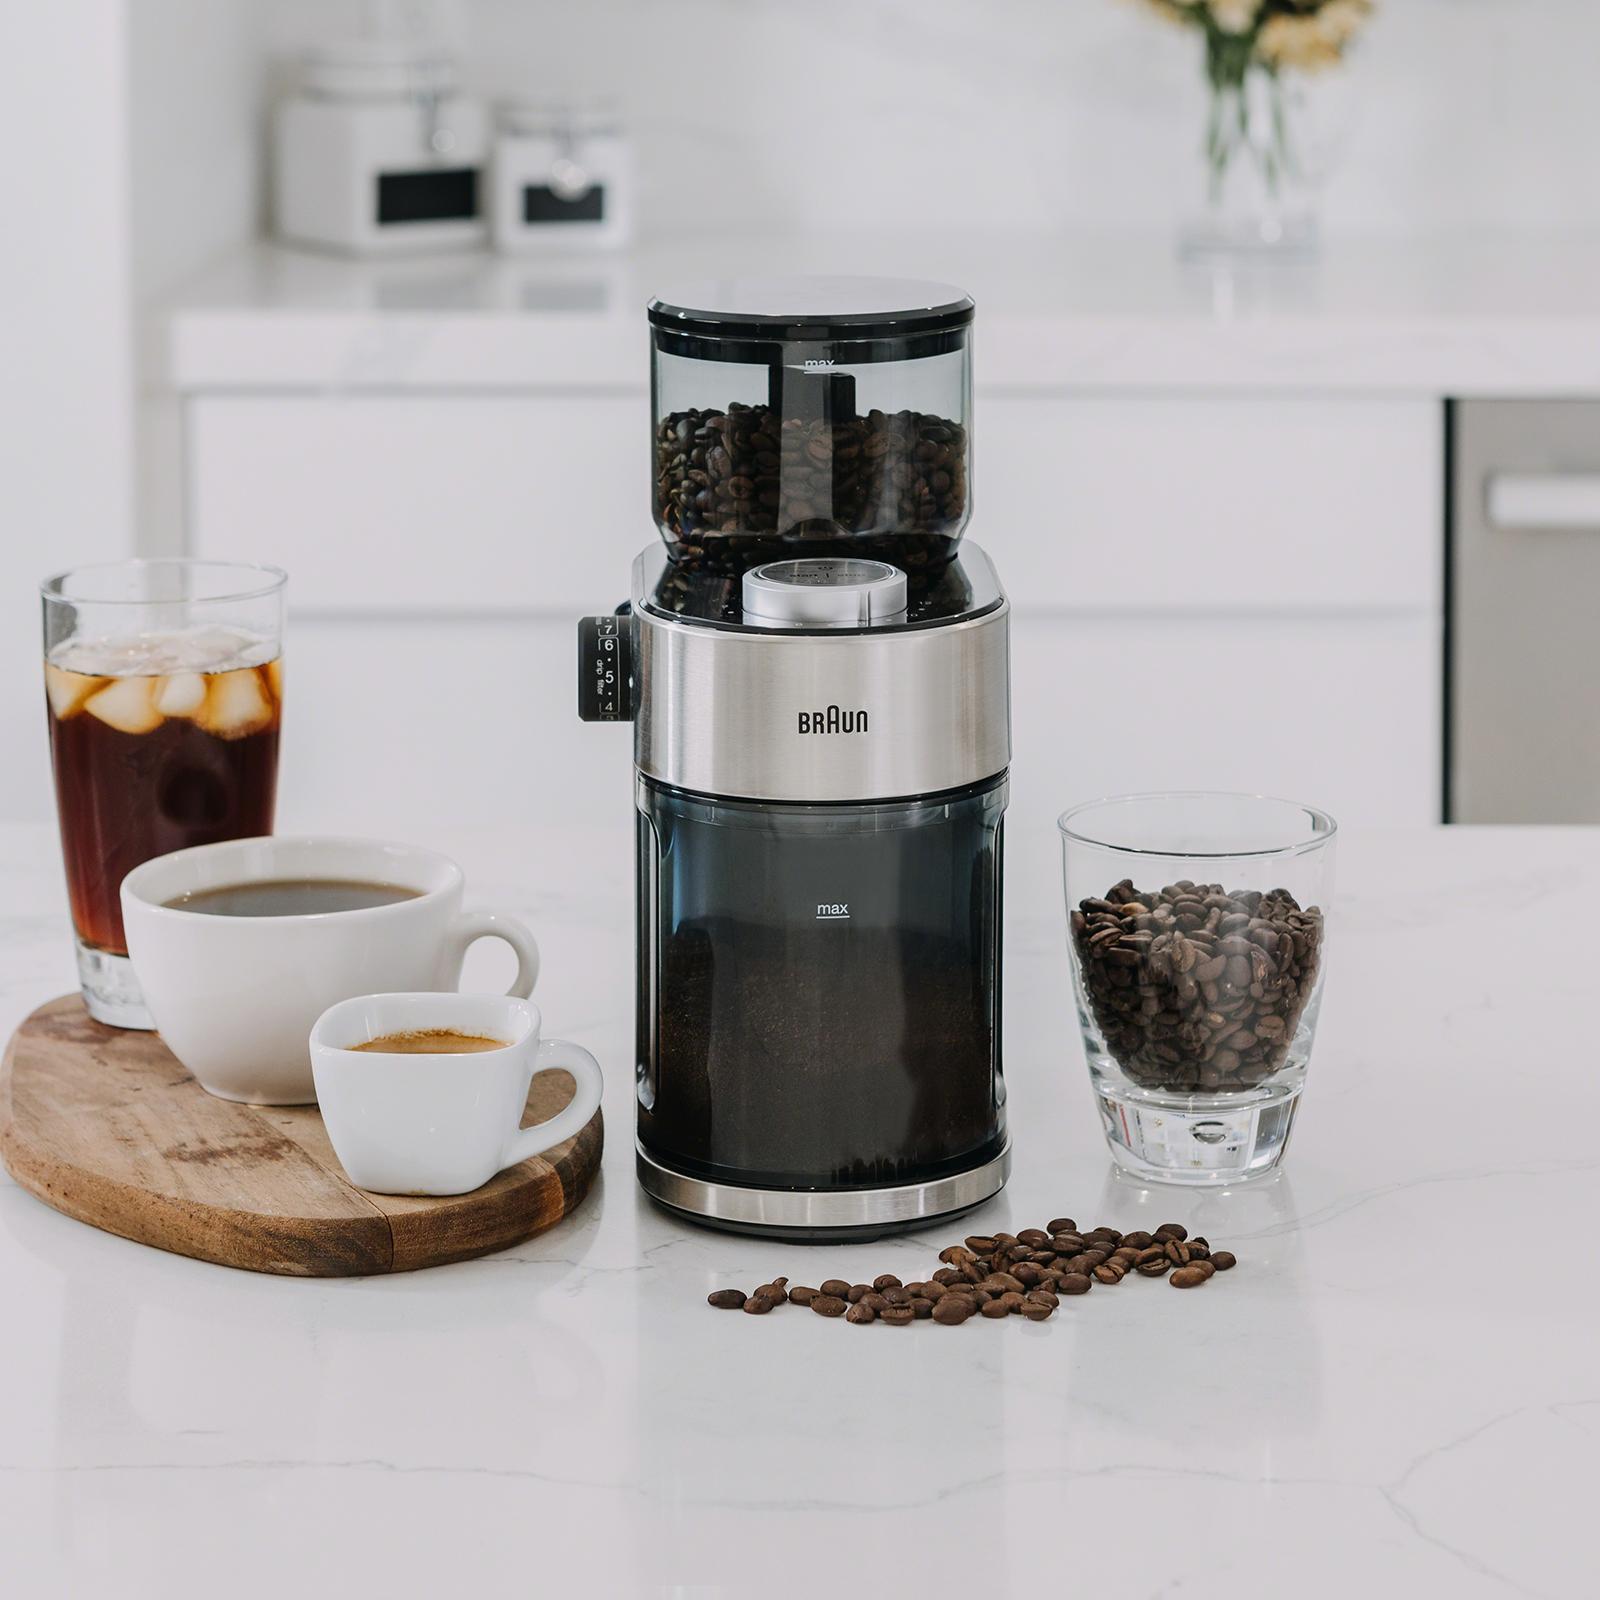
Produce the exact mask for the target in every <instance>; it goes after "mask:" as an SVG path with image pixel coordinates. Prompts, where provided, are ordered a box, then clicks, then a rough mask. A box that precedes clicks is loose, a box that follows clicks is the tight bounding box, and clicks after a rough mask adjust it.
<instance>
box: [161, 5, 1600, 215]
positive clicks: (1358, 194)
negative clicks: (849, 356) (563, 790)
mask: <svg viewBox="0 0 1600 1600" xmlns="http://www.w3.org/2000/svg"><path fill="white" fill-rule="evenodd" d="M142 3H144V0H134V4H135V6H138V5H140V4H142ZM1378 4H1379V12H1378V16H1377V18H1376V20H1375V22H1374V24H1373V27H1372V29H1371V31H1370V33H1369V34H1368V37H1367V41H1366V46H1367V47H1366V48H1365V49H1364V50H1363V52H1362V53H1361V57H1360V58H1359V59H1358V61H1357V63H1356V64H1355V66H1354V67H1353V68H1352V70H1351V72H1350V74H1349V78H1348V82H1347V83H1346V84H1345V85H1344V87H1343V89H1340V90H1336V91H1335V92H1334V94H1333V96H1332V98H1334V99H1335V101H1336V102H1337V103H1336V104H1335V105H1334V106H1333V107H1332V108H1331V109H1332V111H1333V114H1334V119H1335V120H1336V121H1339V122H1341V123H1348V135H1347V140H1346V148H1345V150H1344V152H1343V156H1342V159H1341V160H1340V162H1339V164H1338V166H1337V168H1336V172H1335V176H1334V178H1333V180H1332V182H1331V184H1330V186H1329V189H1328V194H1327V217H1328V220H1329V222H1330V223H1331V224H1333V225H1334V226H1344V227H1350V228H1363V229H1406V228H1411V227H1418V226H1454V227H1461V226H1479V225H1492V224H1498V223H1509V224H1517V225H1523V226H1596V225H1600V163H1596V162H1595V161H1594V160H1593V151H1594V149H1595V147H1596V144H1597V142H1600V96H1596V95H1595V94H1594V92H1593V76H1594V63H1595V62H1596V60H1600V6H1596V5H1594V4H1593V0H1378ZM373 9H374V7H373V5H372V4H371V0H365V3H363V0H278V3H277V4H275V5H274V6H273V7H272V8H271V10H270V14H269V16H268V18H267V29H268V41H269V44H270V45H271V47H272V48H273V49H275V50H277V51H292V50H294V49H296V48H298V47H299V46H300V45H302V44H303V43H304V42H305V41H306V40H307V39H308V38H313V37H316V36H319V35H324V34H327V33H329V32H340V31H348V30H350V29H351V28H353V27H354V26H356V24H357V22H358V21H359V19H360V18H361V17H362V16H363V15H366V14H369V13H370V12H372V11H373ZM388 9H389V10H390V11H391V12H393V13H399V14H404V15H407V16H423V17H426V16H428V15H433V16H436V17H437V18H438V19H439V21H440V24H441V26H442V28H443V30H444V31H445V32H446V33H447V34H449V35H451V36H452V37H454V39H455V40H456V41H457V43H458V44H459V46H460V48H461V49H462V51H463V53H464V55H465V56H466V58H467V61H468V63H469V68H470V71H471V74H472V76H473V78H474V80H475V81H476V82H477V83H478V84H479V85H480V86H482V87H484V88H486V89H487V90H489V91H491V92H494V93H508V92H542V93H561V92H564V91H580V92H590V93H593V92H603V93H609V94H613V95H615V96H616V97H617V98H618V100H619V102H620V103H621V104H622V106H623V107H624V108H625V109H626V112H627V115H628V117H629V120H630V122H631V125H632V127H633V130H634V132H635V134H636V135H637V138H638V142H639V150H640V165H641V176H642V180H643V182H642V191H643V198H642V208H641V209H642V215H643V219H644V222H645V224H646V226H648V227H651V228H656V229H667V228H671V229H674V230H677V229H681V228H684V227H686V226H696V225H705V226H708V227H723V228H725V227H728V226H730V225H757V226H759V225H770V224H774V223H782V224H784V225H796V226H805V227H812V226H840V225H848V224H852V223H871V224H873V225H874V226H879V227H883V226H891V227H892V226H896V225H900V224H907V225H918V226H926V225H927V224H929V223H930V222H932V221H934V220H937V219H938V218H940V217H948V218H949V219H950V222H951V226H952V227H954V228H972V227H996V228H1044V229H1056V228H1060V227H1063V226H1072V225H1119V226H1145V225H1148V226H1152V227H1160V228H1167V227H1170V226H1171V224H1172V219H1173V216H1174V214H1175V212H1176V211H1177V210H1179V209H1181V208H1182V207H1184V206H1185V205H1187V204H1189V203H1190V202H1191V201H1192V200H1193V199H1194V197H1195V194H1196V188H1197V182H1198V167H1199V156H1198V149H1199V139H1200V133H1201V127H1202V116H1203V98H1202V92H1201V73H1200V61H1199V46H1198V43H1197V40H1196V39H1195V37H1194V36H1193V35H1192V34H1189V33H1187V32H1185V31H1180V30H1178V29H1176V28H1173V27H1171V26H1168V25H1166V24H1163V23H1162V22H1161V20H1160V19H1159V18H1158V17H1156V16H1154V15H1153V14H1152V13H1149V12H1148V11H1147V10H1146V9H1145V8H1144V6H1143V5H1142V4H1141V3H1139V0H982V3H981V4H974V3H973V0H808V3H807V4H805V5H796V4H795V3H794V0H584V3H581V4H579V3H574V0H434V4H432V5H429V4H427V3H426V0H413V3H411V4H397V5H395V6H392V7H390V8H388Z"/></svg>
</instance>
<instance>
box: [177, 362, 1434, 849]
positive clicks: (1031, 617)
mask: <svg viewBox="0 0 1600 1600" xmlns="http://www.w3.org/2000/svg"><path fill="white" fill-rule="evenodd" d="M977 417H978V425H977V431H976V450H977V463H976V483H977V494H978V498H977V505H976V511H975V515H974V518H973V523H972V529H971V534H972V537H973V538H974V539H976V540H978V541H979V542H981V543H982V544H983V545H984V547H985V548H986V549H987V550H988V551H989V552H990V554H991V555H992V556H993V557H994V559H995V562H996V565H997V567H998V569H999V571H1000V574H1001V578H1002V581H1003V582H1004V583H1005V585H1006V587H1007V590H1008V592H1009V593H1010V595H1011V598H1012V601H1013V604H1014V607H1015V610H1016V629H1015V636H1014V662H1013V678H1014V703H1015V718H1014V734H1015V750H1016V759H1015V767H1014V776H1013V802H1012V804H1013V811H1012V815H1013V819H1014V825H1015V826H1026V827H1028V828H1030V829H1032V828H1044V829H1047V828H1048V827H1049V825H1050V821H1051V819H1052V818H1053V816H1054V815H1055V813H1056V812H1057V811H1059V810H1060V809H1061V808H1062V807H1064V806H1066V805H1068V804H1069V803H1071V802H1073V801H1075V800H1079V799H1084V798H1087V797H1090V796H1093V795H1096V794H1104V793H1111V792H1117V791H1126V790H1131V789H1150V788H1172V787H1201V788H1206V787H1215V788H1241V789H1255V790H1262V791H1266V792H1269V793H1277V794H1284V795H1288V796H1291V797H1294V798H1299V799H1304V800H1307V801H1311V802H1313V803H1316V804H1320V805H1325V806H1326V807H1328V808H1329V809H1330V810H1331V811H1333V812H1334V814H1335V815H1336V816H1339V817H1341V818H1342V819H1345V820H1348V821H1352V822H1360V823H1364V824H1385V825H1387V824H1411V823H1425V822H1429V821H1434V820H1437V817H1438V815H1439V795H1440V778H1439V756H1440V746H1441V739H1440V732H1439V729H1440V707H1439V681H1440V671H1441V652H1440V641H1439V633H1440V620H1439V619H1440V615H1441V604H1440V582H1439V565H1440V552H1441V549H1442V537H1443V529H1442V520H1443V519H1442V494H1443V477H1442V464H1441V429H1442V415H1441V410H1440V408H1439V407H1438V406H1437V405H1436V404H1433V403H1431V402H1427V401H1423V400H1408V399H1379V398H1364V397H1359V396H1357V397H1348V396H1347V397H1337V398H1334V397H1302V398H1287V397H1282V396H1273V397H1267V396H1254V397H1252V396H1230V397H1226V398H1223V397H1218V396H1213V395H1202V394H1193V395H1182V396H1172V395H1163V396H1154V395H1152V396H1130V395H1106V396H1102V395H1067V394H1061V395H1049V394H1044V395H1040V394H1036V393H1035V394H1029V395H1027V396H1025V397H1024V396H1020V395H1009V394H1005V393H1000V394H989V395H985V394H982V393H980V395H979V400H978V405H977ZM186 439H187V466H186V478H187V484H188V506H189V516H190V525H189V542H190V545H191V547H192V548H193V549H194V550H195V551H196V552H198V553H203V554H207V555H217V556H234V557H254V558H257V559H265V560H270V561H275V562H277V563H279V564H281V565H283V566H284V567H286V568H287V569H288V571H289V573H290V594H291V620H290V635H289V645H288V656H287V660H288V663H289V675H288V706H287V712H286V724H285V750H284V776H283V784H284V788H283V793H284V808H283V825H284V826H286V827H291V826H293V827H308V828H310V827H324V826H329V827H331V826H337V827H342V828H343V827H347V828H352V829H357V830H360V831H365V832H370V831H383V832H398V833H401V834H403V835H405V836H407V837H412V838H418V839H423V840H425V839H427V838H428V837H429V836H430V834H431V833H432V832H433V831H436V829H437V827H438V826H439V824H440V823H441V822H443V821H446V820H448V821H453V822H456V823H462V824H465V823H471V824H474V825H477V824H485V825H492V824H496V823H508V822H509V823H519V822H523V821H526V822H527V823H528V824H529V825H530V826H532V825H536V824H538V823H539V822H540V821H543V820H552V821H554V820H571V819H575V818H580V817H586V816H590V815H592V814H594V810H595V808H596V807H599V808H602V809H603V808H605V807H607V806H611V807H614V808H616V809H617V812H618V815H619V817H621V818H622V819H623V821H624V822H625V820H626V811H627V805H628V776H627V768H628V761H627V747H628V743H629V741H628V737H627V733H626V730H624V729H620V728H604V727H597V728H589V727H584V726H583V725H582V724H580V723H579V722H578V721H577V717H576V710H575V694H576V687H575V685H576V645H575V639H574V629H575V623H576V619H577V617H578V616H579V615H580V614H583V613H587V612H594V611H601V610H607V609H609V608H610V607H611V606H612V605H613V604H614V603H615V602H616V601H617V600H619V599H621V598H623V597H624V595H625V594H626V592H627V582H628V571H629V565H630V562H631V560H632V558H633V556H634V555H635V554H636V552H637V551H638V550H639V549H640V548H641V547H642V546H643V545H645V544H647V543H648V542H649V541H650V540H651V539H652V538H654V536H655V535H654V529H653V526H652V523H651V520H650V509H649V499H648V496H649V482H648V458H647V456H646V450H647V441H648V417H647V407H646V403H645V400H644V398H643V396H642V394H641V395H629V394H618V393H615V392H604V391H597V392H592V393H582V392H575V393H560V394H556V393H544V392H527V393H514V392H512V393H499V394H494V395H474V394H460V393H447V392H439V393H430V392H422V393H417V392H411V393H408V394H404V395H401V394H385V393H373V392H370V391H368V392H363V393H361V394H339V393H333V394H318V393H303V392H269V393H262V394H255V395H240V394H224V393H209V392H202V393H198V394H195V395H192V396H191V397H190V399H189V400H188V402H187V426H186Z"/></svg>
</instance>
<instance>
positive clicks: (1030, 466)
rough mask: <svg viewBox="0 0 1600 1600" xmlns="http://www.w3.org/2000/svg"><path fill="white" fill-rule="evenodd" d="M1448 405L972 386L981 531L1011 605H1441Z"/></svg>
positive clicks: (1255, 608) (1139, 609) (1258, 608)
mask: <svg viewBox="0 0 1600 1600" xmlns="http://www.w3.org/2000/svg"><path fill="white" fill-rule="evenodd" d="M1443 426H1444V414H1443V408H1442V407H1441V406H1439V405H1438V404H1437V403H1436V402H1433V401H1429V400H1423V399H1399V400H1395V399H1378V398H1359V397H1358V398H1349V397H1342V398H1327V397H1295V396H1282V395H1274V396H1245V397H1239V396H1219V395H1208V394H1189V395H1181V396H1153V395H1152V396H1139V397H1129V396H1124V395H1113V396H1107V395H1073V396H1058V397H1052V396H1048V395H1044V396H1040V395H1028V396H1025V397H1024V396H1008V395H1004V394H1001V395H993V396H986V395H981V394H980V396H979V400H978V405H977V416H976V422H975V429H974V445H973V448H974V451H975V456H976V459H975V464H974V471H973V482H974V506H975V509H974V512H973V519H972V532H973V535H974V536H975V537H976V538H978V539H980V540H981V541H982V542H983V544H984V547H985V548H986V549H988V550H989V551H990V552H991V553H992V554H993V555H994V557H995V560H996V562H997V563H998V564H999V566H1000V571H1001V575H1002V577H1003V579H1004V581H1005V584H1006V586H1007V588H1008V589H1009V590H1010V592H1011V595H1012V597H1013V599H1014V600H1015V601H1016V603H1017V605H1018V606H1019V607H1030V606H1043V607H1051V608H1065V609H1069V610H1072V611H1075V612H1076V611H1090V612H1093V611H1104V612H1134V613H1145V612H1155V613H1168V612H1184V611H1196V612H1206V611H1215V612H1225V613H1236V612H1250V613H1257V614H1266V615H1282V614H1285V613H1290V612H1297V611H1307V610H1317V611H1327V610H1344V609H1348V610H1353V611H1371V610H1383V611H1391V612H1392V611H1413V612H1422V611H1430V612H1431V611H1436V610H1437V607H1438V605H1439V567H1440V560H1441V554H1442V551H1443V548H1444V516H1443V483H1444V466H1443Z"/></svg>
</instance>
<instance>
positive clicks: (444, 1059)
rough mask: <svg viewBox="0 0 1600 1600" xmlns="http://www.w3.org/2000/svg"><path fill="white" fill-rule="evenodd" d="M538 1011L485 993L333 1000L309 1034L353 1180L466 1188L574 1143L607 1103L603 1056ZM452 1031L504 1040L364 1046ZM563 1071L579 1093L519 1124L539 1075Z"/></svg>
mask: <svg viewBox="0 0 1600 1600" xmlns="http://www.w3.org/2000/svg"><path fill="white" fill-rule="evenodd" d="M539 1026H540V1018H539V1008H538V1007H537V1006H536V1005H534V1004H533V1003H532V1002H531V1001H528V1000H518V999H514V998H512V997H511V996H509V995H488V994H368V995H361V996H359V997H358V998H357V999H354V1000H343V1001H341V1002H340V1003H339V1004H338V1005H336V1006H330V1007H329V1008H328V1009H327V1010H326V1011H324V1012H323V1014H322V1015H321V1016H320V1017H319V1018H318V1019H317V1024H316V1026H315V1027H314V1028H313V1029H312V1030H311V1064H312V1069H313V1071H314V1072H315V1073H316V1079H317V1104H318V1106H319V1107H320V1108H321V1110H322V1120H323V1123H324V1125H325V1126H326V1127H327V1130H328V1137H329V1139H331V1140H332V1141H333V1149H334V1154H335V1155H337V1156H338V1158H339V1160H340V1162H341V1163H342V1164H343V1166H344V1170H345V1171H346V1172H347V1173H349V1174H350V1181H351V1182H352V1183H354V1184H355V1185H356V1186H357V1187H358V1188H362V1189H371V1190H373V1191H374V1192H376V1193H378V1194H465V1193H466V1192H467V1191H468V1190H469V1189H476V1188H479V1187H480V1186H482V1185H483V1184H485V1183H487V1182H488V1181H489V1180H490V1179H491V1178H492V1177H493V1176H494V1175H495V1173H497V1172H500V1171H503V1170H504V1169H505V1168H506V1167H514V1166H516V1164H517V1163H518V1162H519V1161H526V1160H527V1159H528V1158H529V1156H537V1155H543V1154H544V1152H545V1151H546V1150H549V1149H550V1148H551V1147H552V1146H554V1145H558V1144H560V1143H561V1142H562V1141H563V1140H565V1139H570V1138H571V1137H572V1136H573V1134H575V1133H577V1132H578V1131H579V1129H581V1128H582V1127H583V1126H584V1124H585V1123H587V1122H588V1120H589V1118H590V1117H592V1116H593V1115H594V1114H595V1112H596V1110H598V1108H599V1105H600V1091H601V1088H602V1081H601V1077H600V1063H599V1062H597V1061H596V1060H595V1058H594V1057H593V1056H592V1055H590V1054H589V1052H588V1051H587V1050H585V1049H583V1048H582V1047H581V1046H579V1045H575V1044H571V1043H569V1042H568V1041H567V1040H565V1039H546V1040H544V1041H542V1042H541V1040H540V1038H539ZM439 1029H449V1030H450V1031H452V1032H455V1033H465V1034H475V1035H477V1036H478V1037H480V1038H489V1039H503V1040H504V1041H505V1045H504V1047H503V1048H502V1049H499V1050H478V1051H472V1052H462V1053H459V1054H447V1053H435V1054H421V1053H414V1052H411V1051H394V1052H390V1051H385V1050H357V1049H354V1048H353V1046H355V1045H360V1044H366V1043H369V1042H370V1041H371V1040H373V1039H382V1038H387V1037H389V1036H390V1035H393V1034H401V1033H431V1032H434V1031H436V1030H439ZM553 1067H560V1068H563V1069H564V1070H566V1071H567V1072H570V1073H571V1074H572V1076H573V1078H574V1079H575V1080H576V1081H577V1085H578V1090H577V1093H576V1094H575V1095H573V1097H572V1100H571V1101H570V1103H569V1104H568V1105H567V1106H566V1107H565V1108H564V1109H563V1110H561V1111H559V1112H557V1113H556V1115H555V1116H553V1117H551V1118H550V1120H549V1121H548V1122H541V1123H539V1124H538V1126H536V1127H532V1128H523V1127H520V1126H519V1124H520V1123H521V1121H522V1112H523V1108H524V1106H525V1105H526V1103H527V1099H528V1085H529V1084H530V1083H532V1082H533V1075H534V1073H535V1072H547V1071H549V1070H550V1069H551V1068H553Z"/></svg>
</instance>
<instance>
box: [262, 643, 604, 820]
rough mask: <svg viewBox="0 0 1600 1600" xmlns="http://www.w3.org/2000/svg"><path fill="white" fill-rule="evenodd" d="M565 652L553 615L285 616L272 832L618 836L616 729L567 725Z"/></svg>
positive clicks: (571, 668)
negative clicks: (553, 828)
mask: <svg viewBox="0 0 1600 1600" xmlns="http://www.w3.org/2000/svg"><path fill="white" fill-rule="evenodd" d="M577 654H578V652H577V636H576V628H575V625H574V624H573V623H572V622H570V621H568V620H566V619H562V620H560V621H555V620H546V619H544V618H527V617H515V618H513V617H480V618H432V619H425V618H412V617H401V618H381V617H356V616H341V617H317V616H315V615H311V616H306V615H300V616H292V617H291V618H290V621H289V626H288V629H287V631H286V634H285V640H284V714H283V745H282V752H281V757H280V761H281V770H280V778H279V811H278V826H279V829H280V831H285V832H322V831H327V832H335V833H363V834H378V835H380V836H384V837H397V838H401V839H404V840H409V841H410V842H412V843H417V844H426V843H427V842H428V841H429V840H430V839H432V838H436V837H438V835H439V833H440V831H441V829H444V828H447V827H449V826H453V825H460V826H463V827H478V826H486V827H488V826H496V825H499V824H506V823H509V824H513V825H516V824H520V823H523V822H526V823H527V824H528V825H529V826H536V825H538V824H541V823H545V822H594V821H599V820H601V819H603V818H604V817H605V816H607V815H608V814H609V815H611V816H613V817H614V818H615V819H616V820H617V822H618V825H619V826H620V827H621V828H622V829H624V831H625V830H626V828H627V826H628V823H629V818H630V816H631V810H630V808H631V805H632V787H631V778H630V772H631V751H632V739H631V729H630V728H628V727H627V726H625V725H620V724H618V725H596V724H591V723H585V722H580V721H579V720H578V708H577V695H578V689H577Z"/></svg>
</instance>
